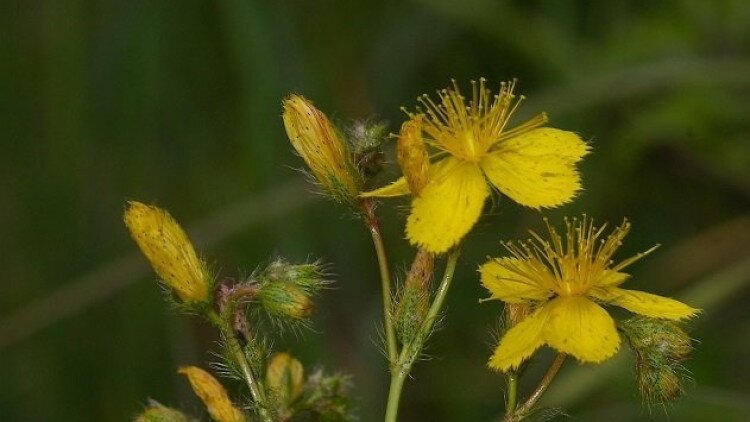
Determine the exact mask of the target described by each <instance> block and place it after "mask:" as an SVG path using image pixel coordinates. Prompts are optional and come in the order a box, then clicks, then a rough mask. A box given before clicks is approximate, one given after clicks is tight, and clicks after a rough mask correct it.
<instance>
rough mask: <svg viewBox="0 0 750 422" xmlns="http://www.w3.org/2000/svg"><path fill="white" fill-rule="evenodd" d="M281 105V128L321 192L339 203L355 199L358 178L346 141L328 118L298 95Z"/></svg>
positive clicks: (291, 96)
mask: <svg viewBox="0 0 750 422" xmlns="http://www.w3.org/2000/svg"><path fill="white" fill-rule="evenodd" d="M283 104H284V115H283V118H284V128H285V129H286V133H287V135H288V136H289V141H290V142H291V143H292V146H293V147H294V149H295V150H296V151H297V153H298V154H299V155H300V157H302V159H303V160H305V163H306V164H307V166H308V167H309V168H310V172H311V173H312V175H313V177H315V180H317V182H318V183H319V184H320V186H321V188H322V189H323V191H324V192H325V193H327V194H328V195H330V196H331V197H332V198H333V199H334V200H336V201H338V202H343V203H347V202H351V201H352V200H355V199H356V198H357V195H358V194H359V186H360V184H361V181H360V180H359V177H360V176H359V174H358V173H357V171H356V169H355V167H354V164H353V163H352V161H351V157H350V156H349V150H348V147H347V145H346V142H344V140H343V139H341V137H340V136H339V134H338V132H337V131H336V128H335V127H334V126H333V124H331V122H330V120H328V117H326V115H325V114H324V113H323V112H322V111H320V110H318V109H317V108H315V106H314V105H313V103H312V102H310V101H309V100H308V99H306V98H305V97H303V96H301V95H294V94H293V95H290V96H289V97H287V98H286V99H284V103H283Z"/></svg>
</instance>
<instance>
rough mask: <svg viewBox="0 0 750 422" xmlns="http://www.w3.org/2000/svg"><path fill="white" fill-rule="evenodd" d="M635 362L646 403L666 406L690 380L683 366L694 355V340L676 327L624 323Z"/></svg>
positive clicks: (643, 319) (645, 322)
mask: <svg viewBox="0 0 750 422" xmlns="http://www.w3.org/2000/svg"><path fill="white" fill-rule="evenodd" d="M620 328H621V330H622V331H623V333H624V334H625V337H626V338H627V339H628V343H629V344H630V347H631V348H632V349H633V352H634V353H635V358H636V380H637V382H638V388H639V389H640V392H641V396H642V397H643V399H644V401H645V402H646V403H663V402H667V401H671V400H674V399H677V398H679V397H680V396H681V395H682V394H683V386H684V383H685V381H687V380H688V379H689V374H688V372H687V370H686V369H685V368H684V367H683V366H682V364H681V363H682V362H684V361H685V360H686V359H688V357H689V356H690V353H691V352H692V351H693V345H692V339H691V338H690V336H689V335H688V334H687V333H686V332H685V331H684V330H683V329H682V328H680V327H679V326H678V325H677V324H676V323H674V322H670V321H665V320H660V319H653V318H647V317H643V316H638V317H634V318H630V319H628V320H626V321H623V322H621V324H620Z"/></svg>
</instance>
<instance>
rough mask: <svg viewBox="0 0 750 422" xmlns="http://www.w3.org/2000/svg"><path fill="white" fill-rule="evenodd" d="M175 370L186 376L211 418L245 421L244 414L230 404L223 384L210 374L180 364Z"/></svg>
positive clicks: (221, 420)
mask: <svg viewBox="0 0 750 422" xmlns="http://www.w3.org/2000/svg"><path fill="white" fill-rule="evenodd" d="M177 372H178V373H180V374H183V375H185V376H187V378H188V381H190V385H191V386H192V387H193V391H195V394H196V395H198V397H200V399H201V401H203V404H205V405H206V409H208V414H209V415H211V419H213V420H215V421H216V422H246V421H247V418H246V417H245V414H244V413H242V412H241V411H240V410H239V409H237V408H236V407H235V406H234V404H232V401H231V400H230V399H229V395H228V394H227V390H225V389H224V386H222V385H221V384H220V383H219V381H217V380H216V378H214V377H213V376H212V375H211V374H209V373H208V372H206V371H204V370H203V369H201V368H198V367H196V366H182V367H180V369H179V370H178V371H177Z"/></svg>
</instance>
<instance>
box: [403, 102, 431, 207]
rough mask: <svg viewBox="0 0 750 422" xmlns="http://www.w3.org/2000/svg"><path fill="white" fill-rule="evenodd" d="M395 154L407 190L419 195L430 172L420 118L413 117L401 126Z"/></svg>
mask: <svg viewBox="0 0 750 422" xmlns="http://www.w3.org/2000/svg"><path fill="white" fill-rule="evenodd" d="M396 154H397V159H398V164H399V166H401V171H402V172H403V174H404V178H406V183H408V184H409V190H411V193H412V194H413V195H415V196H416V195H419V192H421V191H422V189H423V188H424V187H425V186H426V185H427V181H428V172H429V170H430V157H429V155H428V154H427V147H426V146H425V142H424V139H422V117H421V116H415V117H414V118H413V119H411V120H408V121H406V122H405V123H404V124H403V125H402V126H401V133H400V134H399V137H398V143H397V144H396Z"/></svg>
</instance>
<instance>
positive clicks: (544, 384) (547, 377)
mask: <svg viewBox="0 0 750 422" xmlns="http://www.w3.org/2000/svg"><path fill="white" fill-rule="evenodd" d="M565 357H566V355H565V354H564V353H558V354H557V356H555V360H553V361H552V365H550V367H549V369H547V372H546V373H545V374H544V377H542V380H541V381H540V382H539V385H538V386H537V387H536V389H535V390H534V392H533V393H531V396H529V398H528V399H527V400H526V402H525V403H524V404H523V405H521V406H520V407H519V408H518V409H517V410H516V411H515V414H514V415H510V414H509V415H508V417H506V419H505V420H506V421H516V420H520V418H522V417H523V416H524V415H526V414H527V413H529V411H531V409H532V408H533V407H534V405H535V404H536V402H538V401H539V399H540V398H542V395H543V394H544V392H545V391H547V388H548V387H549V385H550V384H551V383H552V380H553V379H554V378H555V376H556V375H557V373H558V372H559V371H560V368H562V366H563V363H565Z"/></svg>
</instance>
